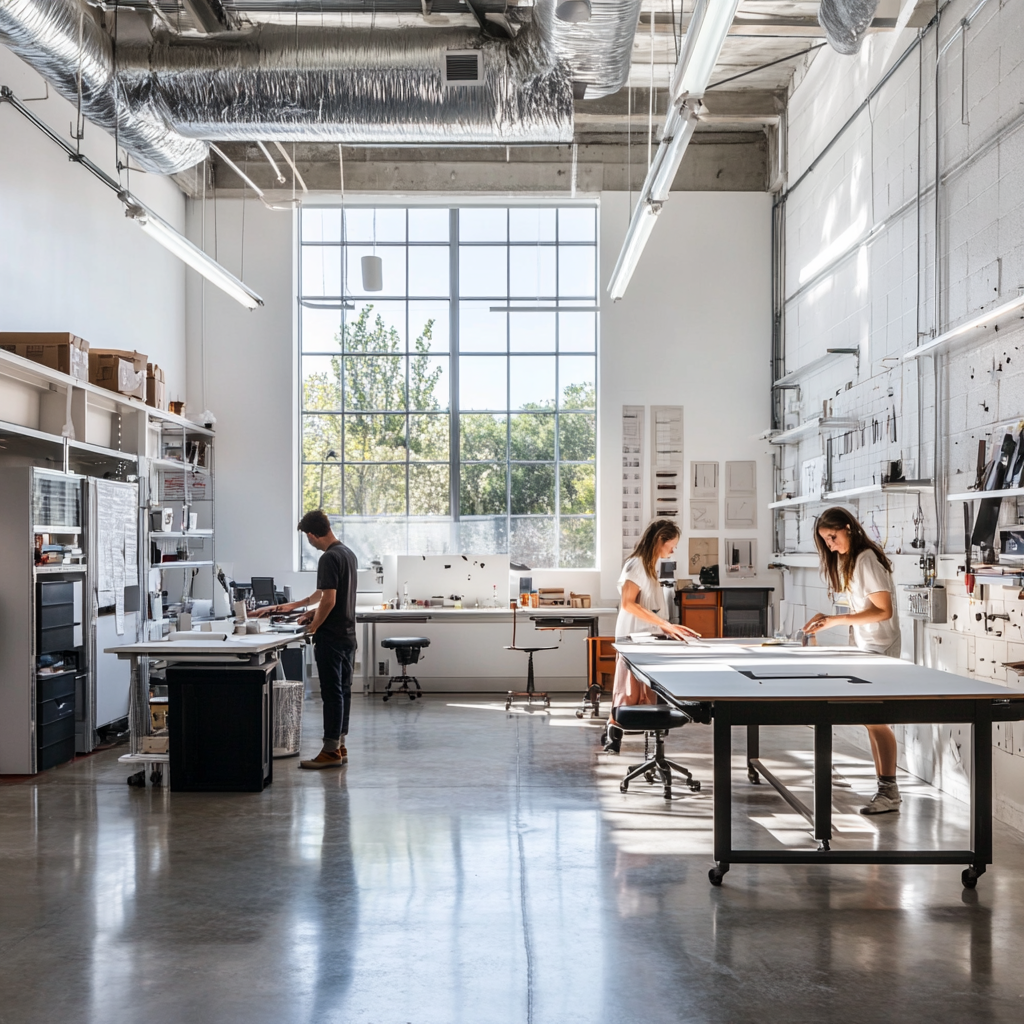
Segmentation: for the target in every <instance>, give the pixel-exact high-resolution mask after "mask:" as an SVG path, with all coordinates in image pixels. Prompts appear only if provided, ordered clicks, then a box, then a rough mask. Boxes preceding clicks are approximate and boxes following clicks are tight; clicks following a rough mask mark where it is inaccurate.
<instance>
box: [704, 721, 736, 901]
mask: <svg viewBox="0 0 1024 1024" xmlns="http://www.w3.org/2000/svg"><path fill="white" fill-rule="evenodd" d="M714 730H715V731H714V768H713V778H714V786H715V792H714V820H715V861H716V864H717V866H716V867H713V868H712V869H711V870H710V871H709V872H708V877H709V878H710V879H711V884H712V885H721V884H722V879H723V878H724V877H725V873H726V872H727V871H728V870H729V858H730V855H731V852H732V724H731V722H730V720H729V716H728V710H727V705H726V704H725V703H724V702H723V703H719V704H718V705H717V706H716V708H715V720H714Z"/></svg>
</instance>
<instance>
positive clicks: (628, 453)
mask: <svg viewBox="0 0 1024 1024" xmlns="http://www.w3.org/2000/svg"><path fill="white" fill-rule="evenodd" d="M643 453H644V407H643V406H642V405H624V406H623V407H622V558H623V560H625V559H626V558H628V557H629V556H630V554H632V552H633V549H634V548H635V547H636V545H637V542H638V541H639V540H640V533H641V531H642V529H643V521H644V508H643V505H644V495H643V489H644V468H643Z"/></svg>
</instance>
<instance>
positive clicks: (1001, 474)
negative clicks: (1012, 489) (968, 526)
mask: <svg viewBox="0 0 1024 1024" xmlns="http://www.w3.org/2000/svg"><path fill="white" fill-rule="evenodd" d="M1015 449H1016V445H1015V444H1014V441H1013V434H1004V435H1003V443H1002V446H1001V447H1000V449H999V458H997V459H996V460H995V461H994V462H993V463H992V469H991V470H990V471H989V474H988V476H987V477H986V478H985V490H986V491H998V490H1000V489H1001V488H1002V487H1003V481H1004V480H1005V479H1006V472H1007V470H1008V469H1009V466H1010V460H1011V459H1012V458H1013V454H1014V450H1015ZM1002 502H1003V499H1002V498H985V499H984V500H983V501H982V503H981V508H980V509H978V518H977V519H976V520H975V521H974V533H973V534H971V543H972V544H977V545H978V547H979V548H981V559H982V561H983V562H994V561H995V550H994V543H995V536H996V526H997V525H998V523H999V506H1000V505H1001V504H1002Z"/></svg>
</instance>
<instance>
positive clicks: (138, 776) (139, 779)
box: [128, 769, 146, 787]
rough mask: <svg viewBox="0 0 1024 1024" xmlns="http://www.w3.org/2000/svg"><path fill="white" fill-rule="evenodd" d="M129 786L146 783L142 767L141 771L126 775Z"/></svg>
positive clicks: (144, 771)
mask: <svg viewBox="0 0 1024 1024" xmlns="http://www.w3.org/2000/svg"><path fill="white" fill-rule="evenodd" d="M128 785H129V786H143V787H145V785H146V770H145V769H143V770H142V771H141V772H136V773H135V774H134V775H129V776H128Z"/></svg>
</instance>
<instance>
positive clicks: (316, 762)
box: [299, 750, 348, 768]
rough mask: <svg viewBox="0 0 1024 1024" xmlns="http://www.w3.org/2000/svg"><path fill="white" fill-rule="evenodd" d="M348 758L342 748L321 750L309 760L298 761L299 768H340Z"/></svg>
mask: <svg viewBox="0 0 1024 1024" xmlns="http://www.w3.org/2000/svg"><path fill="white" fill-rule="evenodd" d="M346 760H348V758H347V757H346V756H345V752H344V751H343V750H321V751H320V753H319V754H317V755H316V757H314V758H313V759H312V760H310V761H300V762H299V767H300V768H340V767H341V766H342V765H343V764H344V763H345V762H346Z"/></svg>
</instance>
